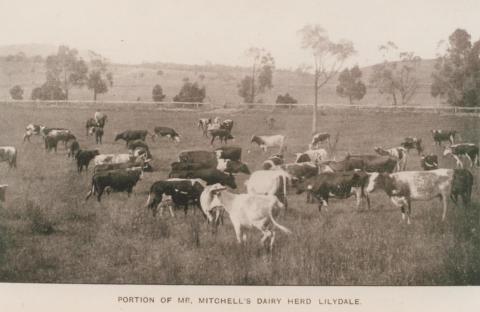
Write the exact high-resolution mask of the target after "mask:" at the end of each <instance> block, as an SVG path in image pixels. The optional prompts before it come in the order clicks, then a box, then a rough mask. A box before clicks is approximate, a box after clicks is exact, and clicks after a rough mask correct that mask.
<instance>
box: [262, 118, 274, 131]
mask: <svg viewBox="0 0 480 312" xmlns="http://www.w3.org/2000/svg"><path fill="white" fill-rule="evenodd" d="M264 121H265V125H266V126H267V129H270V130H271V129H273V127H274V126H275V118H273V117H272V116H268V117H265V119H264Z"/></svg>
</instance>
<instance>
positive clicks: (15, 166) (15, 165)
mask: <svg viewBox="0 0 480 312" xmlns="http://www.w3.org/2000/svg"><path fill="white" fill-rule="evenodd" d="M11 166H12V167H13V168H17V150H14V151H13V155H12V160H11Z"/></svg>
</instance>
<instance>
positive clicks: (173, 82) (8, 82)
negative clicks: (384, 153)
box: [0, 44, 439, 106]
mask: <svg viewBox="0 0 480 312" xmlns="http://www.w3.org/2000/svg"><path fill="white" fill-rule="evenodd" d="M56 51H57V47H56V46H53V45H42V44H38V45H36V44H31V45H12V46H0V99H8V98H9V97H10V95H9V89H10V88H11V87H12V86H14V85H17V84H18V85H21V86H22V87H23V88H24V90H25V93H24V97H25V98H30V94H31V91H32V89H33V88H35V87H37V86H40V85H41V84H42V83H43V82H44V81H45V65H44V63H43V62H35V61H33V59H28V60H26V61H23V62H7V61H6V60H5V58H4V56H7V55H10V54H17V53H19V52H23V53H25V54H26V55H27V56H28V57H33V56H35V55H41V56H42V57H45V56H47V55H49V54H53V53H55V52H56ZM89 54H90V52H89V51H87V50H81V51H80V55H81V56H82V57H83V58H84V59H86V60H88V59H89ZM2 56H3V57H2ZM433 66H434V60H423V61H422V62H421V63H420V67H419V70H418V77H419V80H420V82H421V87H420V89H419V91H418V93H417V95H416V96H415V97H414V98H413V100H412V102H411V104H412V105H434V104H438V103H439V100H438V99H434V98H432V97H431V95H430V83H431V78H430V77H431V73H432V71H433ZM110 70H111V71H112V73H113V78H114V85H113V87H112V88H111V90H109V92H108V93H106V94H102V95H100V96H99V97H98V100H100V101H101V100H115V101H122V100H125V101H135V100H137V99H140V100H142V101H150V100H151V98H152V88H153V86H154V85H155V84H160V85H161V86H162V88H163V90H164V93H165V94H166V95H167V98H166V101H170V100H171V99H172V98H173V97H174V96H175V95H176V94H177V93H178V91H179V89H180V88H181V86H182V84H183V82H182V80H183V79H184V78H189V79H190V81H201V83H202V84H203V85H205V87H206V90H207V98H206V100H205V102H211V103H214V104H216V105H222V106H223V105H227V106H235V105H238V104H240V103H242V99H241V98H240V97H239V96H238V92H237V84H238V83H239V81H240V80H241V79H242V78H243V77H244V76H246V75H248V74H250V68H245V67H238V66H226V65H215V64H211V65H183V64H172V63H144V64H138V65H125V64H111V65H110ZM362 72H363V80H364V82H366V83H367V82H368V77H369V76H370V73H371V72H372V66H369V67H364V68H362ZM203 77H204V78H203ZM201 78H203V79H201ZM273 84H274V87H273V88H272V90H269V91H268V92H266V93H265V94H262V95H261V96H259V98H262V100H263V102H264V103H274V102H275V99H276V97H277V95H278V94H285V93H286V92H288V93H290V95H292V96H293V97H294V98H296V99H297V100H298V102H299V103H312V102H313V76H312V75H310V74H308V73H301V72H297V71H291V70H282V69H277V70H275V72H274V81H273ZM336 85H337V79H336V78H334V79H332V80H331V81H330V82H329V83H328V84H326V85H325V86H324V87H323V88H322V89H321V91H320V96H319V101H320V103H330V104H334V103H347V100H346V99H343V98H340V97H339V96H337V95H336V93H335V87H336ZM70 97H71V99H77V100H90V99H91V98H92V93H91V92H90V91H89V90H88V89H87V88H82V89H72V90H71V91H70ZM359 104H377V105H379V104H385V105H389V100H388V99H387V98H386V97H385V96H381V95H379V94H378V91H377V90H376V89H373V88H370V87H369V88H368V92H367V95H366V96H365V98H364V99H363V100H361V101H360V102H359Z"/></svg>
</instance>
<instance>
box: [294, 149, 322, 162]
mask: <svg viewBox="0 0 480 312" xmlns="http://www.w3.org/2000/svg"><path fill="white" fill-rule="evenodd" d="M295 156H296V159H295V162H296V163H302V162H313V163H315V164H318V163H320V162H321V161H324V160H327V158H328V153H327V151H326V150H324V149H323V148H319V149H314V150H308V151H305V152H303V153H295Z"/></svg>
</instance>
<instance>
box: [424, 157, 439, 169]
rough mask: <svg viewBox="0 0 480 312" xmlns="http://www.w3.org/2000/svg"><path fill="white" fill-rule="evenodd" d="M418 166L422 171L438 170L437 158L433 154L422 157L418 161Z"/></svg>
mask: <svg viewBox="0 0 480 312" xmlns="http://www.w3.org/2000/svg"><path fill="white" fill-rule="evenodd" d="M420 166H421V167H422V168H423V170H435V169H438V156H437V155H435V154H428V155H423V156H422V158H421V159H420Z"/></svg>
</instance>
